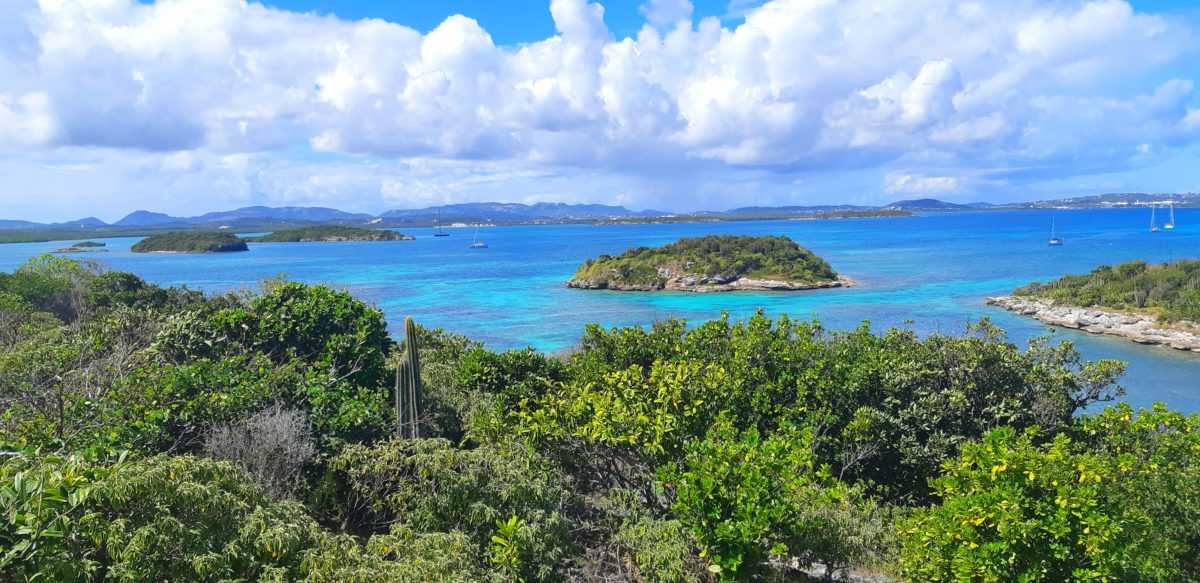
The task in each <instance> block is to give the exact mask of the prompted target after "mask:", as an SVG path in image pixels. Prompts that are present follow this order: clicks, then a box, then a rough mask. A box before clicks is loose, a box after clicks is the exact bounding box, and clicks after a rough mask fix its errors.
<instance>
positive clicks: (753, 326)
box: [0, 257, 1200, 582]
mask: <svg viewBox="0 0 1200 583" xmlns="http://www.w3.org/2000/svg"><path fill="white" fill-rule="evenodd" d="M408 351H416V352H417V354H418V355H419V358H411V356H412V354H409V353H408ZM402 354H407V355H408V356H407V357H405V358H400V357H401V355H402ZM400 362H403V363H407V364H404V365H403V367H419V370H418V371H417V374H416V375H410V374H408V371H411V370H412V369H405V368H403V367H402V370H403V371H404V374H401V375H400V376H401V378H400V381H401V382H399V383H398V382H397V363H400ZM1122 370H1123V366H1122V365H1121V364H1120V363H1117V362H1112V361H1100V362H1087V361H1084V360H1082V359H1081V358H1080V356H1079V354H1078V353H1077V352H1076V351H1075V349H1074V348H1073V347H1072V346H1071V345H1069V344H1059V345H1052V344H1049V343H1047V342H1044V341H1037V342H1033V343H1031V344H1029V345H1028V346H1025V347H1018V346H1016V345H1014V344H1012V343H1010V342H1008V341H1007V340H1006V339H1005V337H1004V334H1003V332H1002V331H1001V330H999V329H997V328H995V327H994V326H992V325H990V324H988V323H987V322H982V323H979V324H977V325H973V326H970V327H968V328H967V329H965V330H964V331H963V332H962V333H961V334H958V335H943V334H934V335H930V336H927V337H921V336H919V335H917V334H915V333H913V332H911V331H908V330H887V331H881V332H876V331H873V330H871V329H869V328H868V327H867V326H866V325H864V326H863V327H862V328H859V329H857V330H850V331H843V332H835V331H829V330H825V329H823V328H822V327H821V326H820V324H818V323H816V322H806V321H794V320H790V319H788V318H786V317H781V318H779V319H775V320H773V319H770V318H768V317H766V316H764V315H761V314H760V315H756V316H754V317H752V318H750V319H748V320H746V321H744V322H735V321H730V320H729V319H726V318H723V319H718V320H715V321H710V322H706V323H703V324H700V325H698V326H694V327H688V326H686V325H685V324H684V323H683V322H680V321H673V320H672V321H666V322H662V323H659V324H657V325H655V326H653V327H651V328H640V327H631V328H617V329H603V328H600V327H597V326H592V327H589V328H587V329H586V330H584V331H583V332H582V337H581V339H580V342H579V345H578V347H577V349H576V350H574V351H572V352H571V353H570V354H569V355H556V356H554V357H551V356H547V355H544V354H541V353H538V352H536V351H533V350H515V351H505V352H495V351H491V350H488V349H486V348H484V347H483V346H481V345H479V344H478V343H475V342H472V341H471V340H469V339H468V338H465V337H462V336H458V335H455V334H450V333H446V332H443V331H440V330H430V329H416V330H415V331H413V333H412V335H411V340H405V341H403V342H402V343H400V344H398V343H396V342H395V341H394V340H392V339H391V338H390V337H389V336H388V335H387V333H386V322H385V321H384V318H383V314H382V313H381V312H380V311H379V310H378V309H376V308H373V307H371V306H369V305H367V304H365V303H363V302H361V301H359V300H357V299H355V298H353V297H351V296H350V295H348V294H346V293H344V292H341V291H337V290H333V289H330V288H327V287H322V286H308V285H302V284H298V283H291V282H286V281H281V280H273V281H268V282H264V284H263V285H262V286H261V290H259V291H258V292H254V293H250V292H245V293H238V294H228V295H220V296H209V295H204V294H200V293H198V292H195V291H191V290H187V289H182V288H161V287H158V286H154V285H151V284H148V283H146V282H144V281H142V280H141V279H139V278H137V277H136V276H133V275H131V274H128V273H119V272H105V271H101V270H99V269H97V268H95V267H94V266H93V265H90V264H88V263H80V262H76V261H71V260H67V259H63V258H53V257H42V258H38V259H35V260H33V261H31V262H29V263H28V264H26V265H24V266H22V267H20V268H19V269H17V270H15V271H14V272H12V273H6V274H0V411H2V413H0V456H2V457H0V460H2V461H0V580H5V581H8V580H15V581H25V580H33V579H39V580H47V581H99V580H107V579H110V578H111V579H112V580H129V581H151V580H153V581H177V580H179V581H184V580H185V581H227V580H242V581H300V580H304V581H463V582H467V581H471V582H474V581H527V582H534V581H595V582H599V581H631V582H632V581H667V582H670V581H679V582H684V581H690V582H700V581H716V580H723V581H747V580H764V581H765V580H772V581H804V580H807V578H808V577H819V576H822V575H824V574H826V573H828V574H829V575H831V576H841V575H843V574H845V573H846V572H856V573H868V574H877V575H882V576H885V577H888V578H891V579H893V580H910V581H1046V582H1051V581H1067V580H1077V579H1078V580H1082V579H1089V580H1092V579H1094V580H1122V581H1133V580H1155V581H1188V580H1195V579H1196V578H1197V577H1200V535H1198V534H1197V533H1200V479H1198V478H1200V472H1198V471H1197V470H1198V469H1200V466H1198V464H1197V456H1198V455H1200V431H1198V430H1200V419H1198V418H1197V417H1196V416H1185V415H1182V414H1179V413H1175V412H1172V411H1170V410H1167V409H1166V408H1162V407H1159V408H1155V409H1154V410H1143V411H1133V410H1131V409H1130V408H1129V407H1128V406H1125V405H1118V406H1113V407H1110V408H1108V409H1101V406H1100V405H1098V403H1102V402H1104V401H1108V400H1111V399H1113V398H1115V397H1116V396H1118V395H1119V393H1120V387H1119V386H1118V385H1117V384H1116V382H1117V379H1118V377H1119V376H1120V374H1121V373H1122ZM417 382H419V384H420V387H419V389H420V390H415V391H409V390H407V389H411V388H414V387H413V386H412V385H411V383H417ZM402 384H403V385H405V390H403V391H399V392H400V393H403V394H404V395H412V396H414V397H406V398H416V399H418V400H420V401H421V402H420V403H416V404H415V406H416V409H413V410H416V411H419V412H420V414H419V415H418V416H417V427H416V431H417V433H418V436H417V437H415V438H403V437H401V436H400V434H399V431H398V429H399V428H398V427H397V425H398V424H397V413H396V410H397V408H398V407H397V403H395V401H394V397H395V394H394V390H395V389H394V387H397V386H398V385H402ZM1089 405H1092V407H1091V408H1090V409H1089V411H1090V413H1089V414H1085V415H1081V414H1080V413H1081V410H1082V408H1084V407H1087V406H1089ZM403 406H404V407H406V409H405V411H409V410H410V409H407V407H410V406H413V404H412V403H410V402H408V401H406V402H405V403H403ZM404 418H405V419H408V416H407V415H406V416H405V417H404Z"/></svg>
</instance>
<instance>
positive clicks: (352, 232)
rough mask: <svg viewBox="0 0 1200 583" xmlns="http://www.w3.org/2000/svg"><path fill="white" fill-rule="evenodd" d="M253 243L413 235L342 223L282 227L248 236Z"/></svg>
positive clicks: (400, 238) (403, 238)
mask: <svg viewBox="0 0 1200 583" xmlns="http://www.w3.org/2000/svg"><path fill="white" fill-rule="evenodd" d="M245 240H246V241H250V242H252V243H309V242H319V241H408V240H412V237H410V236H408V235H405V234H403V233H401V232H399V231H393V230H390V229H363V228H360V227H345V226H341V225H322V226H317V227H299V228H296V229H281V230H278V231H274V232H272V233H268V234H266V235H262V236H259V237H246V238H245Z"/></svg>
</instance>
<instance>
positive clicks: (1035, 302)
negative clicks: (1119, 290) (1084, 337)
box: [987, 296, 1200, 352]
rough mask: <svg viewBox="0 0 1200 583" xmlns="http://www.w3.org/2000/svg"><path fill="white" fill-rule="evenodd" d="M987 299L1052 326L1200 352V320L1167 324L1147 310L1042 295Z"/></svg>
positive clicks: (989, 303) (992, 303)
mask: <svg viewBox="0 0 1200 583" xmlns="http://www.w3.org/2000/svg"><path fill="white" fill-rule="evenodd" d="M987 303H988V305H992V306H999V307H1001V308H1004V309H1006V310H1008V311H1010V312H1014V313H1017V314H1021V315H1023V316H1032V317H1034V318H1036V319H1038V320H1040V321H1042V322H1045V323H1047V324H1050V325H1052V326H1060V327H1063V328H1074V329H1077V330H1083V331H1085V332H1092V333H1095V334H1108V335H1110V336H1120V337H1122V338H1127V339H1129V340H1132V341H1134V342H1137V343H1139V344H1158V345H1162V346H1170V347H1171V348H1177V349H1179V350H1189V351H1192V352H1200V324H1196V323H1194V322H1181V323H1177V324H1175V325H1173V326H1167V325H1164V324H1160V323H1158V322H1157V321H1156V320H1155V319H1154V317H1152V316H1147V315H1145V314H1130V313H1124V312H1114V311H1107V310H1098V309H1096V308H1080V307H1077V306H1060V305H1056V304H1055V303H1054V301H1052V300H1047V299H1041V298H1022V297H1016V296H999V297H992V298H988V299H987Z"/></svg>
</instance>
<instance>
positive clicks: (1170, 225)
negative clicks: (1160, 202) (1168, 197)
mask: <svg viewBox="0 0 1200 583" xmlns="http://www.w3.org/2000/svg"><path fill="white" fill-rule="evenodd" d="M1163 228H1164V229H1174V228H1175V201H1171V218H1170V219H1168V220H1167V224H1165V225H1163Z"/></svg>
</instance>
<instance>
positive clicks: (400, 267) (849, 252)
mask: <svg viewBox="0 0 1200 583" xmlns="http://www.w3.org/2000/svg"><path fill="white" fill-rule="evenodd" d="M1054 216H1055V217H1056V220H1057V228H1058V234H1059V235H1060V236H1061V237H1063V238H1064V239H1065V240H1066V243H1065V244H1064V245H1063V246H1062V247H1050V246H1048V245H1046V238H1047V231H1048V230H1049V227H1050V222H1051V212H1050V211H1014V212H966V213H964V212H955V213H929V214H921V215H918V216H915V217H909V218H888V219H853V220H816V221H761V222H731V223H705V224H700V223H692V224H664V225H620V226H595V225H539V226H518V227H492V228H484V229H480V230H479V237H480V239H482V240H484V241H486V243H487V244H488V248H487V249H469V248H468V245H469V244H470V242H471V239H472V236H473V231H472V230H470V229H452V230H450V232H451V233H452V235H451V236H450V237H439V238H435V237H432V236H431V235H432V230H431V229H406V230H405V232H407V233H409V234H412V235H415V236H416V237H417V239H416V240H414V241H395V242H384V243H269V244H267V243H260V244H253V243H252V244H251V245H250V251H249V252H247V253H231V254H216V255H159V254H133V253H130V252H129V247H130V246H131V245H132V244H133V243H134V242H136V241H137V239H136V238H124V239H107V240H106V242H107V243H108V249H109V252H107V253H96V254H86V255H82V254H81V255H77V256H76V257H87V258H92V259H97V260H100V261H102V262H103V263H104V264H105V265H106V266H108V267H110V268H112V269H120V270H125V271H131V272H133V273H136V274H138V275H140V276H142V277H143V278H145V279H147V280H149V281H152V282H155V283H159V284H164V285H187V286H189V287H192V288H195V289H202V290H205V291H212V292H222V291H226V290H230V289H234V288H243V287H248V288H253V287H254V286H255V285H256V283H257V282H258V281H260V280H262V279H264V278H269V277H273V276H276V275H279V274H286V275H287V276H288V277H289V278H291V279H294V280H298V281H303V282H309V283H325V284H330V285H333V286H337V287H341V288H345V289H347V290H349V291H351V292H352V293H354V294H355V295H357V296H358V297H361V298H363V299H365V300H368V301H370V302H373V303H375V304H377V305H378V306H379V307H381V308H382V309H383V310H384V311H385V312H386V313H387V316H388V319H389V321H390V322H391V323H392V325H393V326H396V325H397V324H398V323H400V322H402V321H403V317H404V316H406V315H412V316H413V317H414V318H416V320H417V321H418V322H420V323H422V324H424V325H427V326H440V327H443V328H445V329H447V330H450V331H454V332H459V333H462V334H465V335H467V336H469V337H471V338H474V339H476V340H480V341H483V342H485V343H486V344H487V345H488V346H489V347H492V348H496V349H503V348H515V347H524V346H532V347H535V348H537V349H540V350H545V351H553V350H558V349H562V348H568V347H570V346H572V345H573V344H574V343H576V342H577V340H578V338H579V336H580V333H581V331H582V329H583V326H584V325H585V324H588V323H592V322H598V323H600V324H603V325H605V326H619V325H629V324H649V323H652V322H654V321H656V320H661V319H664V318H667V317H671V316H679V317H683V318H686V319H688V320H689V321H693V322H698V321H702V320H707V319H710V318H716V317H718V316H719V315H720V314H721V311H722V310H727V311H729V312H730V313H731V314H732V315H733V316H734V317H739V318H741V317H746V316H748V315H750V314H752V313H753V311H754V310H755V309H756V308H760V307H761V308H763V309H765V310H766V311H767V313H769V314H772V315H777V314H781V313H787V314H790V315H792V316H793V317H798V318H818V319H820V320H821V321H822V322H823V323H824V324H825V325H826V326H827V327H830V328H851V327H854V326H857V325H858V324H859V323H860V322H861V321H863V320H870V321H871V322H872V325H873V326H874V327H876V328H877V329H880V330H882V329H883V328H885V327H888V326H910V327H912V328H914V329H916V330H918V331H920V332H928V331H932V330H940V331H943V332H956V331H959V330H961V329H962V327H963V326H964V324H965V323H967V322H969V321H974V320H977V319H979V318H982V317H985V316H986V317H988V318H991V319H992V321H994V322H996V323H998V324H999V325H1001V326H1002V327H1004V328H1006V329H1007V330H1008V332H1009V337H1010V339H1012V340H1014V341H1016V342H1018V343H1024V342H1025V341H1026V340H1028V339H1030V338H1034V337H1037V336H1039V335H1044V334H1047V333H1048V332H1047V327H1046V326H1045V325H1044V324H1041V323H1039V322H1037V321H1035V320H1033V319H1030V318H1024V317H1020V316H1015V315H1012V314H1009V313H1008V312H1005V311H1003V310H1000V309H998V308H992V307H988V306H986V305H984V298H985V297H986V296H989V295H1002V294H1006V293H1008V292H1009V291H1011V290H1012V289H1013V288H1015V287H1017V286H1020V285H1023V284H1025V283H1027V282H1029V281H1035V280H1040V281H1045V280H1048V279H1053V278H1055V277H1058V276H1060V275H1062V274H1066V273H1086V272H1088V271H1090V270H1091V269H1092V268H1094V267H1095V266H1097V265H1101V264H1113V263H1119V262H1122V261H1129V260H1133V259H1144V260H1147V261H1151V262H1161V261H1168V260H1171V259H1177V258H1181V257H1197V256H1200V209H1177V210H1176V222H1177V224H1178V226H1177V228H1176V229H1175V230H1174V231H1163V232H1161V233H1154V234H1152V233H1150V232H1149V229H1148V225H1149V219H1150V217H1149V211H1148V210H1147V209H1105V210H1072V211H1056V212H1054ZM1160 218H1161V217H1160ZM721 233H732V234H747V235H759V234H771V235H787V236H789V237H791V238H792V239H794V240H796V241H797V242H799V243H800V244H802V245H804V246H806V247H808V248H810V249H812V250H813V251H815V252H816V253H818V254H819V255H821V256H823V257H825V258H826V259H827V260H828V261H829V262H830V263H831V264H832V265H833V267H834V269H836V270H837V271H838V272H839V273H842V274H845V275H846V276H848V277H850V278H852V279H854V280H856V281H857V282H858V283H859V285H857V286H856V287H853V288H848V289H832V290H821V291H807V292H798V293H778V292H777V293H768V292H764V293H750V292H738V293H711V294H695V293H686V292H678V293H669V292H664V293H621V292H609V291H589V290H574V289H568V288H566V287H565V286H564V285H563V283H564V282H565V281H566V280H567V279H569V278H570V277H571V275H572V274H573V273H574V272H575V269H576V267H577V266H578V265H579V264H580V263H581V262H583V261H584V260H585V259H587V258H589V257H594V256H596V255H600V254H602V253H610V254H616V253H620V252H622V251H624V250H625V249H626V248H628V247H631V246H639V245H660V244H664V243H668V242H671V241H673V240H675V239H677V238H679V237H682V236H699V235H706V234H721ZM63 246H64V242H61V241H60V242H48V243H29V244H10V245H0V271H10V270H12V269H13V268H15V267H17V266H18V265H20V264H21V263H22V262H24V261H26V260H27V259H29V258H30V257H34V256H37V255H39V254H42V253H46V252H49V251H52V250H54V249H57V248H59V247H63ZM1053 336H1054V337H1055V338H1058V339H1061V340H1069V341H1071V342H1074V343H1075V344H1076V345H1077V346H1078V348H1079V349H1080V351H1081V352H1082V353H1083V355H1084V356H1085V357H1086V358H1088V359H1101V358H1115V359H1120V360H1123V361H1126V362H1128V363H1129V368H1128V372H1127V373H1126V375H1125V377H1124V379H1123V382H1122V384H1123V385H1124V386H1125V388H1126V389H1127V391H1128V394H1127V396H1126V397H1125V400H1127V401H1129V402H1131V403H1133V404H1135V405H1149V404H1150V403H1152V402H1155V401H1165V402H1166V403H1168V404H1169V405H1170V406H1172V407H1175V408H1178V409H1183V410H1188V411H1197V412H1200V354H1192V353H1185V352H1181V351H1177V350H1173V349H1169V348H1161V347H1151V346H1140V345H1137V344H1134V343H1132V342H1129V341H1126V340H1120V339H1115V338H1109V337H1102V336H1096V335H1092V334H1087V333H1083V332H1076V331H1071V330H1060V331H1056V332H1054V333H1053Z"/></svg>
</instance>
